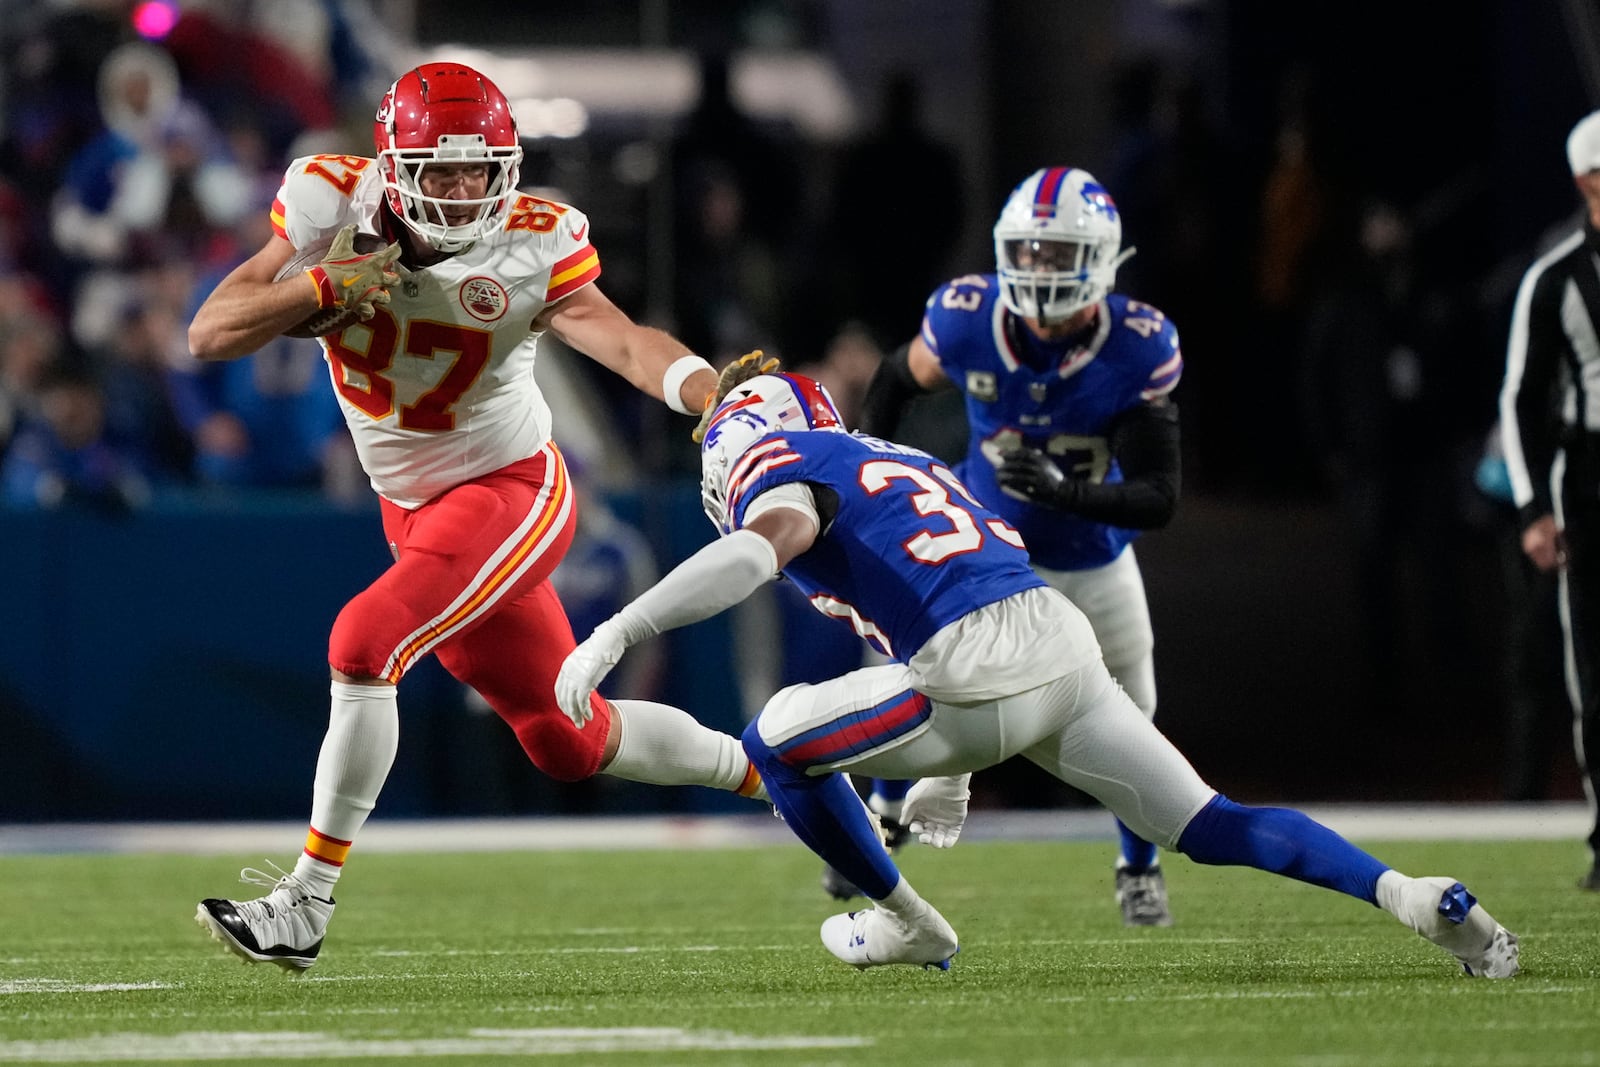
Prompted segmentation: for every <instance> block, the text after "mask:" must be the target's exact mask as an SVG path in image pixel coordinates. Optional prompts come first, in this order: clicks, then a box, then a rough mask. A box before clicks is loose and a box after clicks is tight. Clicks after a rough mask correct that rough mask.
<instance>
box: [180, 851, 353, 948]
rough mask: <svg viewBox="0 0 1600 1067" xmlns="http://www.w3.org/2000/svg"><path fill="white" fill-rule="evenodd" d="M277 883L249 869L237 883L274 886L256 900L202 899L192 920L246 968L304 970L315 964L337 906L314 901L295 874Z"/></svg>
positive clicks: (285, 875)
mask: <svg viewBox="0 0 1600 1067" xmlns="http://www.w3.org/2000/svg"><path fill="white" fill-rule="evenodd" d="M279 873H280V874H282V875H283V876H282V877H281V878H279V879H277V880H276V881H274V880H273V877H272V875H270V874H267V873H266V872H265V871H258V870H256V869H255V868H254V867H246V868H245V869H244V870H242V871H240V872H239V880H240V881H241V882H245V883H247V884H249V885H259V886H271V887H273V889H272V892H270V893H268V894H267V895H266V896H264V897H257V898H256V899H255V900H246V901H240V900H219V899H217V898H215V897H211V898H208V899H206V900H202V901H201V902H200V907H199V908H198V909H196V911H195V913H194V921H195V922H197V923H199V924H200V925H201V926H203V927H205V928H206V929H207V930H209V931H211V936H212V937H214V938H216V939H217V940H218V941H220V942H222V946H223V947H224V948H226V949H227V950H228V951H229V952H231V953H233V954H234V955H235V956H238V957H239V958H240V959H243V960H244V961H245V962H246V963H275V964H277V965H278V966H279V967H282V968H283V969H284V970H286V971H303V970H305V969H306V968H307V967H310V966H311V965H312V964H314V963H316V962H317V953H318V952H320V951H321V950H322V939H323V935H324V934H325V933H326V932H327V929H328V919H329V918H330V917H332V915H333V901H332V900H324V899H323V898H322V897H318V896H313V895H312V894H311V891H310V890H308V889H307V888H306V887H305V886H304V885H302V884H301V882H300V880H299V879H297V878H296V877H295V876H294V875H292V874H283V872H281V871H280V872H279Z"/></svg>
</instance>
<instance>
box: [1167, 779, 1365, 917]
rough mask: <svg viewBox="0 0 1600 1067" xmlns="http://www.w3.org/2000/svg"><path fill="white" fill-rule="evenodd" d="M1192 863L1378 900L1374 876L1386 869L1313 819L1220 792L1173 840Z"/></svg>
mask: <svg viewBox="0 0 1600 1067" xmlns="http://www.w3.org/2000/svg"><path fill="white" fill-rule="evenodd" d="M1178 851H1179V852H1182V853H1183V854H1184V855H1186V856H1188V857H1189V858H1190V859H1192V860H1194V861H1195V862H1196V863H1210V864H1218V865H1230V866H1238V867H1254V868H1256V869H1257V870H1262V871H1271V872H1272V873H1273V874H1281V875H1284V876H1286V877H1289V878H1294V879H1297V880H1299V881H1302V882H1310V883H1311V884H1312V885H1320V886H1322V887H1323V888H1324V889H1336V890H1338V891H1339V892H1341V893H1348V894H1349V895H1350V896H1353V897H1357V898H1359V899H1361V900H1365V901H1366V902H1367V903H1369V904H1376V903H1377V902H1378V876H1379V875H1380V874H1382V873H1383V872H1384V871H1386V870H1388V869H1389V868H1388V865H1387V864H1384V863H1381V862H1379V861H1378V860H1377V859H1375V858H1374V857H1372V856H1370V855H1368V854H1367V853H1365V852H1363V851H1361V850H1360V849H1359V848H1357V847H1356V846H1354V845H1352V844H1351V843H1350V842H1348V841H1346V840H1345V839H1344V838H1342V837H1340V836H1339V835H1338V834H1336V833H1334V832H1333V831H1332V830H1330V829H1328V828H1327V827H1326V826H1323V825H1322V824H1321V823H1319V822H1317V821H1316V820H1315V819H1312V818H1310V817H1309V816H1307V815H1302V814H1301V813H1300V812H1298V811H1294V810H1293V809H1291V808H1247V807H1245V806H1244V805H1242V804H1235V803H1234V802H1233V801H1231V800H1229V799H1228V798H1227V797H1225V796H1222V795H1221V794H1220V793H1219V794H1218V795H1216V796H1215V797H1213V798H1211V802H1210V803H1209V804H1207V805H1206V806H1205V807H1203V808H1201V809H1200V812H1199V814H1197V815H1196V816H1195V817H1194V818H1193V819H1191V820H1189V825H1188V826H1186V827H1184V830H1183V834H1182V836H1180V837H1179V838H1178Z"/></svg>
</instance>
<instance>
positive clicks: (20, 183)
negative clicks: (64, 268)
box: [0, 2, 130, 237]
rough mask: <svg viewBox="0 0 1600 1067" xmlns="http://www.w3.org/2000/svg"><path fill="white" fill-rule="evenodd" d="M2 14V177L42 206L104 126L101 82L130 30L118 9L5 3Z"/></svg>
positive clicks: (0, 169) (96, 6)
mask: <svg viewBox="0 0 1600 1067" xmlns="http://www.w3.org/2000/svg"><path fill="white" fill-rule="evenodd" d="M0 9H3V10H4V11H5V19H4V27H5V32H3V33H0V48H3V52H0V79H3V84H4V93H5V109H4V117H3V126H0V172H4V173H5V174H6V175H7V176H8V177H10V178H11V179H12V180H13V181H15V182H16V184H17V188H18V189H19V190H20V192H21V194H22V196H23V197H24V199H26V200H27V201H28V202H30V203H33V204H43V203H46V202H48V201H49V198H50V194H51V193H52V192H53V191H54V189H55V188H56V186H57V185H58V184H59V182H60V180H61V173H62V168H63V167H64V166H65V165H66V161H67V159H68V158H69V157H70V156H71V154H72V153H73V151H75V150H76V149H77V148H78V147H79V146H80V145H82V144H84V143H85V142H86V141H88V140H89V138H90V137H91V136H92V135H93V134H94V132H95V130H96V128H97V127H98V126H99V112H98V109H97V107H96V101H95V81H96V76H97V73H98V71H99V70H100V68H101V64H102V62H103V61H104V60H105V57H106V56H107V55H108V54H110V52H111V51H112V50H113V49H114V48H116V46H117V45H118V44H120V43H122V42H123V41H125V40H127V39H128V37H129V36H130V30H129V27H128V24H127V21H126V19H125V18H123V17H122V14H123V13H122V12H121V11H120V10H118V9H117V5H87V4H81V5H70V6H69V5H65V4H59V3H42V2H41V3H34V4H31V5H30V4H26V3H20V4H19V3H16V2H8V3H6V4H3V5H0ZM39 236H41V237H42V236H43V233H42V231H41V233H40V234H39Z"/></svg>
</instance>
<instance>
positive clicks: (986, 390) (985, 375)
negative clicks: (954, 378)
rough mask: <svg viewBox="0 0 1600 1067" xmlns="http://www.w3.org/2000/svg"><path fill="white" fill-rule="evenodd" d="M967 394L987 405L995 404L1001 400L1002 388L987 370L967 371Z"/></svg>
mask: <svg viewBox="0 0 1600 1067" xmlns="http://www.w3.org/2000/svg"><path fill="white" fill-rule="evenodd" d="M967 392H968V393H971V394H972V397H973V399H975V400H982V401H984V402H985V403H990V404H992V403H994V402H995V401H996V400H999V399H1000V386H999V383H997V382H996V381H995V377H994V374H993V373H991V372H990V371H986V370H969V371H967Z"/></svg>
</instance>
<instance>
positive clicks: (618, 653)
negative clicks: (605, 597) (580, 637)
mask: <svg viewBox="0 0 1600 1067" xmlns="http://www.w3.org/2000/svg"><path fill="white" fill-rule="evenodd" d="M620 631H621V627H620V626H617V625H616V624H615V620H614V619H607V620H606V621H605V622H603V623H601V624H600V625H599V626H596V627H595V628H594V633H592V634H590V635H589V639H588V640H586V641H585V642H584V643H583V644H581V645H579V646H578V647H577V648H575V649H573V650H572V651H571V652H569V653H568V654H567V658H566V662H564V663H562V664H561V673H560V674H558V675H556V703H557V704H559V705H561V710H562V711H564V712H565V713H566V715H567V718H569V719H571V720H572V725H574V726H576V727H577V728H578V729H580V730H581V729H583V728H584V726H585V724H587V723H588V721H589V720H590V719H592V718H594V709H592V708H590V707H589V694H590V693H593V692H594V691H595V687H596V686H598V685H599V684H600V680H601V679H602V678H604V677H605V676H606V675H608V674H610V673H611V668H612V667H615V666H616V665H617V661H618V660H620V659H621V658H622V654H623V653H624V652H626V651H627V650H628V643H627V641H625V640H624V639H623V637H622V634H621V632H620Z"/></svg>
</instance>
